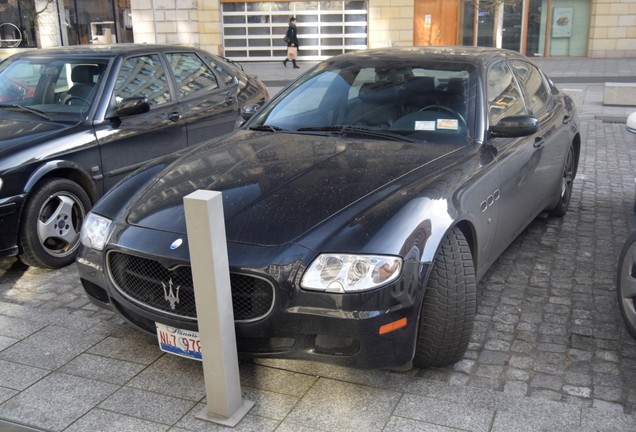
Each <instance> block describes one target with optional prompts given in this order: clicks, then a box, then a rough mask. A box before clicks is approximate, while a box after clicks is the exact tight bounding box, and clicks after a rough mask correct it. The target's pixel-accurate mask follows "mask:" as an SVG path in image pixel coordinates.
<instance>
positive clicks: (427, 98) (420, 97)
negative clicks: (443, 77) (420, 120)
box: [404, 76, 441, 113]
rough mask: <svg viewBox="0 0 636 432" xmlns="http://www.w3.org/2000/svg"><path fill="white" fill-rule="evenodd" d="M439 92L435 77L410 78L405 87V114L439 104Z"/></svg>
mask: <svg viewBox="0 0 636 432" xmlns="http://www.w3.org/2000/svg"><path fill="white" fill-rule="evenodd" d="M440 93H441V92H440V91H439V90H438V89H437V83H436V79H435V77H432V76H421V77H414V78H411V79H410V80H408V81H407V82H406V85H405V92H404V94H405V112H406V113H411V112H415V111H419V110H420V109H422V108H424V107H426V106H429V105H438V104H439V103H440Z"/></svg>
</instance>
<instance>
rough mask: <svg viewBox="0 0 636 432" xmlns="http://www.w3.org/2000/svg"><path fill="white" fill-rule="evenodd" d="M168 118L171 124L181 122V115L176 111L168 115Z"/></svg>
mask: <svg viewBox="0 0 636 432" xmlns="http://www.w3.org/2000/svg"><path fill="white" fill-rule="evenodd" d="M168 118H169V119H170V120H172V121H173V122H178V121H179V120H181V114H180V113H178V112H176V111H175V112H171V113H170V114H168Z"/></svg>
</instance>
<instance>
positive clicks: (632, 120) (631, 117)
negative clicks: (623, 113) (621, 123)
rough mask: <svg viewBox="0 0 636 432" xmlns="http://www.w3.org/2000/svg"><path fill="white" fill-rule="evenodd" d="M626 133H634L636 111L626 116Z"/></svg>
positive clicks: (635, 131)
mask: <svg viewBox="0 0 636 432" xmlns="http://www.w3.org/2000/svg"><path fill="white" fill-rule="evenodd" d="M627 131H628V132H631V133H636V111H634V112H633V113H631V114H630V115H629V116H627Z"/></svg>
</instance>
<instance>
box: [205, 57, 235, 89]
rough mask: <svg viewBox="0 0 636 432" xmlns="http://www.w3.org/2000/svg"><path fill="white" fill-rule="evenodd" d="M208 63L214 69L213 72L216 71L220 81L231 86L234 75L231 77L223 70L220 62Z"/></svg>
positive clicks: (211, 60)
mask: <svg viewBox="0 0 636 432" xmlns="http://www.w3.org/2000/svg"><path fill="white" fill-rule="evenodd" d="M210 63H211V64H212V66H213V67H214V70H215V71H217V72H218V74H219V75H220V76H221V80H222V81H223V82H224V83H225V84H227V85H230V84H232V81H234V75H232V74H231V73H230V72H229V71H228V70H227V69H226V68H224V67H223V65H222V63H221V62H218V61H214V60H213V59H210Z"/></svg>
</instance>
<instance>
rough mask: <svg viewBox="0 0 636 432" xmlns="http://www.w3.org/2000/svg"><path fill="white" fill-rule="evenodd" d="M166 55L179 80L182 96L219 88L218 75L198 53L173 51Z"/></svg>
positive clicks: (178, 86) (178, 85) (179, 89)
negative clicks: (215, 74)
mask: <svg viewBox="0 0 636 432" xmlns="http://www.w3.org/2000/svg"><path fill="white" fill-rule="evenodd" d="M166 57H167V58H168V63H169V64H170V68H172V72H173V73H174V76H175V78H176V80H177V91H178V92H179V97H180V98H185V97H188V96H192V95H195V94H198V93H205V92H209V91H210V90H215V89H217V88H219V83H218V82H217V80H216V76H214V74H213V73H212V71H211V70H210V69H209V68H208V67H207V66H206V65H205V63H203V61H202V60H201V59H200V58H199V57H198V56H197V55H196V54H194V53H172V54H166Z"/></svg>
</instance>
